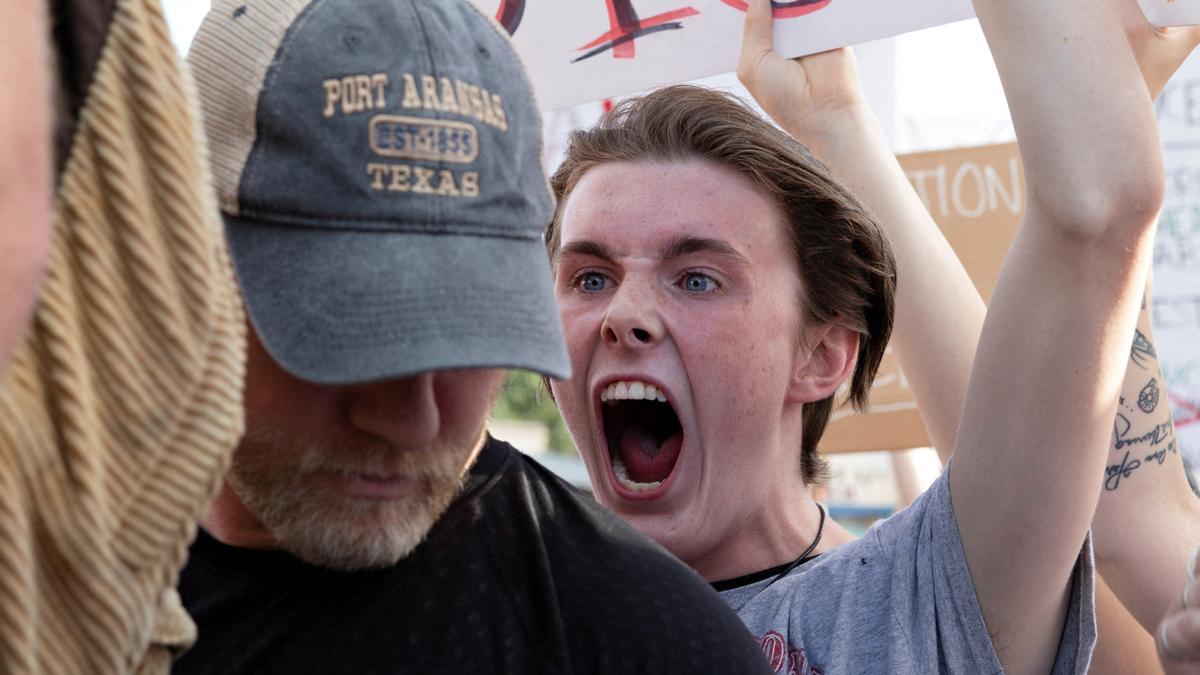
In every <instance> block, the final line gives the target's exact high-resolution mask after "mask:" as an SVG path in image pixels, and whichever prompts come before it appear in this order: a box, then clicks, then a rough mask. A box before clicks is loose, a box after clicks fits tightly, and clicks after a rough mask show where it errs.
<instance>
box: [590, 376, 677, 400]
mask: <svg viewBox="0 0 1200 675" xmlns="http://www.w3.org/2000/svg"><path fill="white" fill-rule="evenodd" d="M600 400H601V401H630V400H632V401H660V402H662V403H666V402H667V397H666V395H665V394H663V393H662V392H661V391H659V390H658V388H657V387H655V386H654V385H652V384H648V383H646V382H639V381H637V380H629V381H622V382H613V383H611V384H609V385H608V386H607V387H605V388H604V389H601V390H600Z"/></svg>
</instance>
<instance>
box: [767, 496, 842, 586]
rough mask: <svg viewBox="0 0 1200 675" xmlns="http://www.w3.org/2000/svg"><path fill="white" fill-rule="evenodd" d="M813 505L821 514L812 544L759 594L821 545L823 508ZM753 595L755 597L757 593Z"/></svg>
mask: <svg viewBox="0 0 1200 675" xmlns="http://www.w3.org/2000/svg"><path fill="white" fill-rule="evenodd" d="M814 503H816V504H817V510H818V511H820V512H821V522H820V524H819V525H817V536H815V537H813V540H812V543H811V544H809V545H808V548H806V549H804V552H803V553H801V554H800V557H798V558H796V559H795V560H793V561H792V564H790V565H788V566H787V567H785V568H783V571H782V572H780V573H779V574H776V575H775V578H774V579H771V581H769V582H767V585H766V586H763V587H762V590H760V591H759V593H761V592H762V591H765V590H767V586H770V585H771V584H773V583H775V582H776V581H779V580H780V579H782V578H784V577H786V576H787V575H788V572H791V571H792V570H794V569H796V567H797V566H798V565H801V564H803V563H804V561H805V560H807V559H808V555H809V554H810V553H812V552H813V551H814V550H816V548H817V544H819V543H821V534H823V533H824V532H825V507H824V506H821V504H820V503H817V502H814ZM755 595H757V593H756V594H755Z"/></svg>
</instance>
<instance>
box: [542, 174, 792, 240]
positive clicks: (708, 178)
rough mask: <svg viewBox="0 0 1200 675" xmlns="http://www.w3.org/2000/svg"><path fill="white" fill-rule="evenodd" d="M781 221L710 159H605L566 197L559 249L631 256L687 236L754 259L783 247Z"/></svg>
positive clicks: (757, 193) (767, 200)
mask: <svg viewBox="0 0 1200 675" xmlns="http://www.w3.org/2000/svg"><path fill="white" fill-rule="evenodd" d="M783 220H784V219H783V215H782V213H781V211H780V209H779V207H778V205H777V204H776V203H775V201H774V199H773V198H772V197H771V196H769V195H767V194H765V193H764V192H763V191H762V190H761V189H759V188H758V187H757V186H755V185H754V184H753V183H751V182H750V181H749V180H748V179H746V178H744V177H743V176H741V175H739V174H738V173H736V172H735V171H733V170H732V169H729V168H727V167H724V166H721V165H719V164H716V163H715V162H710V161H706V160H687V161H669V162H657V161H656V162H651V161H635V162H608V163H604V164H600V165H598V166H595V167H593V168H591V169H590V170H588V172H587V173H585V174H584V175H583V177H582V178H581V179H580V181H579V183H578V184H577V185H576V186H575V189H574V190H573V191H572V192H571V194H570V195H569V196H568V198H567V203H566V205H565V206H564V208H563V215H562V223H561V227H562V231H561V235H560V238H561V241H560V243H559V246H560V247H561V246H562V245H563V244H567V243H570V242H574V241H591V242H596V243H600V244H604V245H605V246H606V247H608V248H610V249H612V250H613V251H614V252H615V253H617V254H618V255H633V254H637V253H638V252H640V251H643V250H644V249H646V248H647V247H657V246H661V244H662V243H663V242H664V241H666V240H668V239H670V238H672V237H675V236H677V235H679V234H687V235H692V236H697V237H707V238H711V239H716V240H719V241H724V242H727V243H729V244H730V245H732V246H733V247H734V248H736V249H738V250H739V251H741V252H743V253H745V254H747V255H753V254H754V253H755V252H756V251H758V250H760V249H763V248H770V249H774V250H776V251H780V250H787V246H786V237H785V235H784V229H783Z"/></svg>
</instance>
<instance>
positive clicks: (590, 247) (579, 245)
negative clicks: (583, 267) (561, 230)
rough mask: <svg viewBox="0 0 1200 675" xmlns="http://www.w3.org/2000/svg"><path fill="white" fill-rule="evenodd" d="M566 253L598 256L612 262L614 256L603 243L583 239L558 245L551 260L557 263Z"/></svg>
mask: <svg viewBox="0 0 1200 675" xmlns="http://www.w3.org/2000/svg"><path fill="white" fill-rule="evenodd" d="M568 254H570V255H586V256H591V257H593V258H600V259H601V260H604V261H606V262H612V261H613V260H614V259H615V257H616V256H614V255H613V254H612V251H610V250H608V247H607V246H605V245H604V244H601V243H600V242H598V241H589V240H586V239H585V240H583V241H572V242H569V243H566V244H563V245H562V246H560V247H559V248H558V250H557V251H555V252H554V259H553V260H552V261H551V262H552V263H554V264H558V261H559V260H561V259H562V257H563V256H564V255H568Z"/></svg>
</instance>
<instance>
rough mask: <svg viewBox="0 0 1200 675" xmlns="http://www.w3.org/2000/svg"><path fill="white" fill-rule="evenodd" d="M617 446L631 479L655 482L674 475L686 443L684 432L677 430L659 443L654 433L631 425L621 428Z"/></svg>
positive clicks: (640, 481) (639, 481)
mask: <svg viewBox="0 0 1200 675" xmlns="http://www.w3.org/2000/svg"><path fill="white" fill-rule="evenodd" d="M617 446H618V448H619V449H620V451H621V460H622V461H623V462H625V468H626V469H628V470H629V478H630V479H631V480H634V481H636V482H638V483H654V482H657V481H661V480H665V479H666V478H667V476H669V475H671V469H673V468H675V462H676V460H678V459H679V449H680V448H681V447H682V446H683V433H682V432H676V433H675V434H674V435H672V436H671V437H670V438H668V439H666V440H665V441H663V442H662V445H659V443H658V441H657V440H656V439H655V438H654V435H653V434H651V433H649V432H648V431H646V430H645V429H643V428H641V427H639V426H636V425H630V426H628V427H626V428H625V429H624V430H623V431H621V437H620V438H619V439H617Z"/></svg>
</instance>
